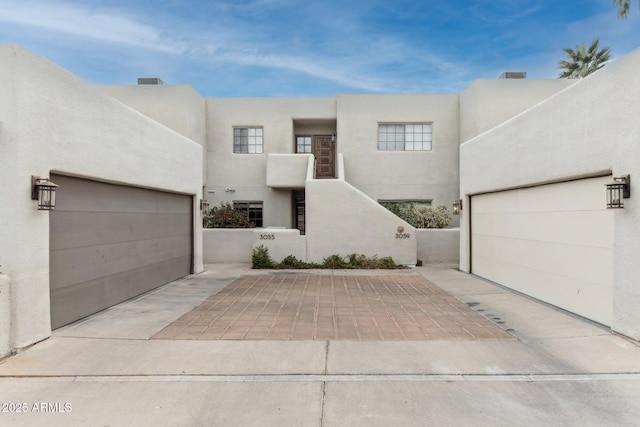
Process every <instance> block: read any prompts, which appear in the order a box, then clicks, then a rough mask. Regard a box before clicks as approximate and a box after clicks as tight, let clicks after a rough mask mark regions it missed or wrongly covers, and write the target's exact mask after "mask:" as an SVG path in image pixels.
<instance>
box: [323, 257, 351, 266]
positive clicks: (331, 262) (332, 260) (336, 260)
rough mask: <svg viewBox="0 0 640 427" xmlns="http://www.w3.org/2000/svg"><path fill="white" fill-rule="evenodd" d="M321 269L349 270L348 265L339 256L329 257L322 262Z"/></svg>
mask: <svg viewBox="0 0 640 427" xmlns="http://www.w3.org/2000/svg"><path fill="white" fill-rule="evenodd" d="M322 267H323V268H349V264H348V263H347V262H346V261H345V260H344V258H342V257H341V256H340V255H330V256H328V257H326V258H325V259H323V260H322Z"/></svg>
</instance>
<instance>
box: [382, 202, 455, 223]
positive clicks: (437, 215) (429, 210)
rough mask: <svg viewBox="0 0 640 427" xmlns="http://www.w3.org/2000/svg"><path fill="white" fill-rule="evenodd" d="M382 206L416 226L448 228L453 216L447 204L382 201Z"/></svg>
mask: <svg viewBox="0 0 640 427" xmlns="http://www.w3.org/2000/svg"><path fill="white" fill-rule="evenodd" d="M381 204H382V206H384V207H385V208H387V209H388V210H389V211H391V212H393V213H394V214H395V215H396V216H398V217H400V218H401V219H403V220H405V221H406V222H408V223H409V224H411V226H413V227H415V228H446V227H448V226H449V222H450V221H451V217H450V216H449V211H448V210H447V208H446V207H445V206H437V207H435V206H425V205H419V204H416V203H410V204H408V205H403V204H401V203H381Z"/></svg>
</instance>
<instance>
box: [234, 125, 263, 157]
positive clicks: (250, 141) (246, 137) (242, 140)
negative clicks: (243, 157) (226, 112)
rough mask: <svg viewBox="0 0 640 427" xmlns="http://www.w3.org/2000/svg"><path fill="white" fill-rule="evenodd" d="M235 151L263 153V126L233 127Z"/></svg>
mask: <svg viewBox="0 0 640 427" xmlns="http://www.w3.org/2000/svg"><path fill="white" fill-rule="evenodd" d="M233 152H234V153H245V154H261V153H262V152H263V138H262V128H233Z"/></svg>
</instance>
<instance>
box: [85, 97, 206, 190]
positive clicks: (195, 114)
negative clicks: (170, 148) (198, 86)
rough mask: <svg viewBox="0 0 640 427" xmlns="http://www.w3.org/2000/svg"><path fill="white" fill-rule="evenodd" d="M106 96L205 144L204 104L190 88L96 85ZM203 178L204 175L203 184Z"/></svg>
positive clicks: (204, 167)
mask: <svg viewBox="0 0 640 427" xmlns="http://www.w3.org/2000/svg"><path fill="white" fill-rule="evenodd" d="M94 87H96V88H98V89H100V90H101V91H103V92H104V93H106V94H107V95H109V96H111V97H113V98H115V99H117V100H118V101H120V102H122V103H123V104H126V105H128V106H129V107H131V108H133V109H134V110H136V111H139V112H140V113H142V114H144V115H145V116H147V117H149V118H151V119H153V120H155V121H156V122H158V123H160V124H163V125H165V126H166V127H168V128H169V129H172V130H174V131H176V132H178V133H179V134H180V135H183V136H186V137H187V138H189V139H191V140H192V141H195V142H197V143H198V144H200V145H201V146H202V151H203V154H202V167H203V170H204V172H205V174H206V162H205V160H206V159H205V155H204V148H205V146H206V142H207V130H206V129H207V127H206V121H207V116H206V101H205V99H204V98H203V97H202V96H200V94H199V93H198V92H196V91H195V89H193V87H191V86H189V85H137V86H135V85H129V86H123V85H95V86H94ZM205 180H206V176H205V175H204V174H203V182H202V184H203V185H204V182H205Z"/></svg>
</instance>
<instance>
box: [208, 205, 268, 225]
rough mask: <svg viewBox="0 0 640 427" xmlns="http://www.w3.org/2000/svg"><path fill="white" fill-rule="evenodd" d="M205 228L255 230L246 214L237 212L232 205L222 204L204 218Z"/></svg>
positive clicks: (210, 210)
mask: <svg viewBox="0 0 640 427" xmlns="http://www.w3.org/2000/svg"><path fill="white" fill-rule="evenodd" d="M202 226H203V227H204V228H253V227H255V226H256V225H255V224H253V223H252V222H250V221H249V217H248V216H247V213H246V212H242V211H239V210H236V209H234V208H233V206H231V204H230V203H220V206H214V207H213V208H211V209H209V211H208V212H207V213H205V214H204V216H203V217H202Z"/></svg>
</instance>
